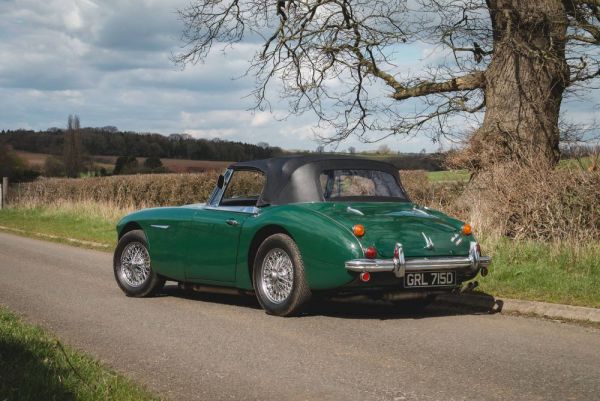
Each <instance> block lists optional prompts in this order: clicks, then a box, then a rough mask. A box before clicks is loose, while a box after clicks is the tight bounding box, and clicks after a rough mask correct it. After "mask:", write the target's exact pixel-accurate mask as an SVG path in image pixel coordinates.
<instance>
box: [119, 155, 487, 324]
mask: <svg viewBox="0 0 600 401" xmlns="http://www.w3.org/2000/svg"><path fill="white" fill-rule="evenodd" d="M117 232H118V237H119V242H118V245H117V248H116V250H115V255H114V273H115V278H116V280H117V283H118V284H119V286H120V288H121V289H122V290H123V291H124V292H125V294H127V295H129V296H134V297H143V296H148V295H151V294H153V293H155V292H157V291H158V290H160V289H161V288H162V286H163V285H164V283H165V280H173V281H177V282H179V283H180V285H181V286H183V287H186V288H193V289H197V290H203V289H206V290H219V289H220V290H224V289H230V290H235V291H239V292H248V293H255V294H256V297H257V298H258V301H259V302H260V304H261V306H262V307H263V308H264V309H265V311H267V313H270V314H274V315H280V316H288V315H292V314H297V313H298V312H299V311H300V310H301V309H302V307H303V306H304V305H306V303H307V302H308V301H309V299H310V298H311V296H312V295H315V294H337V295H344V294H356V293H362V294H371V295H373V296H381V295H384V294H397V295H398V296H397V297H396V298H405V299H416V300H421V301H423V303H424V302H425V301H428V300H431V299H432V298H433V297H435V295H437V294H439V293H442V292H446V291H452V290H454V289H457V288H459V287H460V286H461V283H462V282H463V281H465V280H469V279H471V278H473V277H475V276H476V275H477V274H478V273H480V272H481V274H482V275H485V274H486V273H487V269H488V266H489V263H490V258H489V257H485V256H482V255H481V250H480V247H479V245H478V243H477V242H476V241H475V239H474V237H473V233H472V232H471V226H469V225H468V224H465V223H463V222H461V221H458V220H456V219H453V218H451V217H448V216H446V215H445V214H443V213H441V212H438V211H434V210H430V209H428V208H424V207H420V206H418V205H415V204H414V203H411V201H410V199H409V197H408V195H407V194H406V192H405V190H404V188H403V187H402V184H401V181H400V177H399V174H398V170H397V169H396V168H395V167H394V166H392V165H391V164H387V163H383V162H378V161H373V160H367V159H361V158H352V157H342V156H337V157H336V156H322V155H319V156H294V157H281V158H273V159H267V160H257V161H250V162H242V163H235V164H232V165H231V166H230V167H229V168H228V169H227V170H226V171H225V173H224V174H223V175H221V176H219V178H218V181H217V185H216V187H215V189H214V191H213V193H212V195H211V196H210V198H209V200H208V202H207V203H206V204H194V205H186V206H181V207H162V208H156V209H145V210H141V211H138V212H135V213H132V214H129V215H127V216H126V217H124V218H123V219H122V220H121V221H120V222H119V223H118V226H117Z"/></svg>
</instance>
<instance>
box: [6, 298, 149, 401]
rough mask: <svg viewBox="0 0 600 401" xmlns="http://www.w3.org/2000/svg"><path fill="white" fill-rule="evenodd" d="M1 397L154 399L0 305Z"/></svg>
mask: <svg viewBox="0 0 600 401" xmlns="http://www.w3.org/2000/svg"><path fill="white" fill-rule="evenodd" d="M0 372H1V373H2V374H0V400H6V401H8V400H19V401H38V400H69V401H96V400H97V401H101V400H102V401H109V400H110V401H130V400H139V401H143V400H148V401H150V400H156V401H158V398H157V397H155V396H153V395H151V394H150V393H149V392H148V391H146V390H144V389H143V388H141V387H140V386H139V385H136V384H134V383H133V382H132V381H130V380H129V379H126V378H125V377H123V376H121V375H119V374H117V373H115V372H113V371H111V370H110V369H107V368H106V367H104V366H102V365H101V364H100V363H99V362H97V361H96V360H94V359H92V358H91V357H89V356H87V355H85V354H83V353H81V352H78V351H75V350H73V349H71V348H70V347H67V346H64V345H62V344H61V343H60V342H59V340H58V339H57V338H55V337H53V336H52V335H50V334H48V333H47V332H46V331H44V330H42V329H40V328H39V327H35V326H32V325H29V324H26V323H24V322H23V321H22V320H21V319H20V318H19V317H18V316H16V315H14V314H12V313H10V312H8V311H7V310H6V309H4V308H2V307H0Z"/></svg>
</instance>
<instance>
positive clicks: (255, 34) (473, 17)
mask: <svg viewBox="0 0 600 401" xmlns="http://www.w3.org/2000/svg"><path fill="white" fill-rule="evenodd" d="M180 17H181V19H182V20H183V22H184V26H185V28H184V31H183V38H184V40H185V46H184V50H183V51H182V52H181V53H180V54H178V55H177V56H176V61H178V62H180V63H184V64H186V63H195V62H197V61H200V60H203V59H204V58H206V56H207V55H208V54H209V52H210V51H211V50H213V48H215V47H221V46H224V47H227V46H230V45H233V44H235V43H238V42H242V41H251V42H257V41H258V44H260V45H258V44H257V49H258V50H257V51H256V54H255V56H254V58H253V59H252V60H251V62H250V64H249V71H248V73H249V74H252V75H254V76H255V77H256V88H255V90H254V95H255V96H256V107H257V108H261V109H265V108H269V107H270V100H271V99H272V96H271V93H270V88H271V86H273V84H275V83H277V85H278V86H279V87H280V88H281V91H282V93H283V94H284V98H285V99H286V100H287V101H288V106H289V110H290V112H291V113H303V112H307V111H309V112H312V113H315V114H316V116H317V117H318V124H325V125H328V126H330V127H333V128H335V134H334V135H333V136H328V137H326V138H323V139H324V140H326V141H340V140H343V139H345V138H347V137H348V136H350V135H357V136H358V137H360V138H361V139H362V140H364V141H375V140H378V139H381V138H383V137H386V136H388V135H397V134H401V135H418V134H425V135H428V136H429V137H430V138H432V139H433V140H438V139H440V137H441V136H450V137H455V136H457V135H459V136H460V135H465V134H469V135H470V138H471V142H470V146H471V148H472V149H473V151H474V153H473V154H474V155H477V156H479V157H474V158H473V165H472V166H471V167H473V168H478V167H481V166H482V165H483V164H485V162H486V160H492V161H497V160H503V159H527V158H528V157H540V158H542V159H545V160H547V161H548V162H549V163H550V164H552V163H554V162H556V160H558V155H559V152H558V143H559V139H560V129H559V112H560V106H561V102H562V99H563V96H564V94H565V90H575V89H577V88H579V87H580V86H581V85H582V84H583V83H584V82H586V81H589V80H591V79H595V78H596V77H598V75H599V74H600V69H599V65H600V63H599V59H600V57H599V56H600V53H599V51H598V49H597V47H596V45H598V44H599V43H600V0H532V1H522V0H414V1H403V0H280V1H267V2H265V1H261V0H193V1H192V3H191V4H190V5H189V6H188V7H187V8H185V9H182V10H180ZM415 48H428V49H429V50H430V51H431V52H432V54H434V55H435V57H432V58H431V62H430V63H429V65H424V66H423V68H422V69H421V70H419V71H407V70H406V68H405V66H406V62H405V61H406V60H404V57H405V54H406V51H407V50H410V51H409V52H408V53H411V54H414V49H415ZM413 61H418V60H413Z"/></svg>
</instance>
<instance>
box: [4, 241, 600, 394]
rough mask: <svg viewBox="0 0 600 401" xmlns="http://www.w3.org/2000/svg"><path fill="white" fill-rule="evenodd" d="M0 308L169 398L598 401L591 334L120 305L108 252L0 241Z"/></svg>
mask: <svg viewBox="0 0 600 401" xmlns="http://www.w3.org/2000/svg"><path fill="white" fill-rule="evenodd" d="M0 273H1V278H0V305H3V306H6V307H8V308H9V309H11V310H13V311H15V312H17V313H20V314H23V315H25V317H26V319H27V320H28V321H29V322H33V323H36V324H39V325H41V326H43V327H45V328H48V329H49V330H50V331H52V332H53V333H55V334H56V335H57V336H58V337H59V338H61V339H62V340H63V341H64V342H66V343H67V344H69V345H71V346H74V347H75V348H77V349H81V350H84V351H86V352H88V353H90V354H91V355H93V356H95V357H97V358H99V359H100V360H101V361H103V362H104V363H106V364H107V365H109V366H111V367H113V368H114V369H116V370H117V371H120V372H123V373H125V374H126V375H128V376H129V377H131V378H133V379H134V380H136V381H138V382H140V383H143V384H145V385H146V386H147V387H148V388H150V389H152V390H155V391H156V392H158V393H159V394H161V395H163V396H165V397H166V398H168V399H172V400H264V401H267V400H278V401H280V400H348V401H352V400H392V401H400V400H561V401H562V400H598V395H599V394H600V330H598V329H597V328H593V327H584V326H578V325H575V324H570V323H558V322H553V321H548V320H542V319H534V318H525V317H516V316H506V315H502V314H486V313H475V312H464V311H463V312H458V311H454V312H452V311H449V310H448V309H444V308H436V307H433V308H428V309H427V310H425V311H424V312H417V311H410V310H409V311H407V310H403V309H402V308H399V307H398V306H391V305H389V306H385V305H367V304H362V305H360V304H359V305H356V304H347V303H336V302H332V301H324V302H321V303H319V304H315V305H313V306H311V308H310V309H309V310H308V313H307V314H306V315H303V316H301V317H297V318H279V317H273V316H268V315H266V314H265V313H264V312H263V311H262V310H261V309H260V308H259V307H258V304H257V302H256V301H255V300H254V299H253V298H252V297H244V296H225V295H211V294H199V293H188V292H184V291H182V290H179V289H178V288H177V287H176V286H175V285H167V287H166V288H165V290H164V292H163V294H161V295H160V296H158V297H155V298H147V299H134V298H128V297H126V296H125V295H124V294H123V293H122V292H121V291H120V290H119V288H118V287H117V285H116V283H115V281H114V277H113V272H112V255H111V254H108V253H104V252H96V251H89V250H84V249H80V248H74V247H70V246H66V245H61V244H55V243H50V242H44V241H39V240H34V239H29V238H22V237H18V236H14V235H10V234H3V233H0Z"/></svg>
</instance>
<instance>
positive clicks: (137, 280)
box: [113, 230, 165, 297]
mask: <svg viewBox="0 0 600 401" xmlns="http://www.w3.org/2000/svg"><path fill="white" fill-rule="evenodd" d="M113 267H114V273H115V279H116V280H117V284H119V288H121V290H123V292H124V293H125V294H126V295H127V296H128V297H147V296H150V295H153V294H155V293H156V292H157V291H158V290H160V289H161V288H162V287H163V285H164V284H165V280H164V279H163V278H162V277H160V276H159V275H157V274H156V273H155V272H154V270H152V264H151V261H150V253H149V252H148V242H147V241H146V236H145V235H144V232H143V231H142V230H133V231H129V232H128V233H126V234H125V235H123V237H121V239H120V240H119V243H118V244H117V249H115V255H114V258H113Z"/></svg>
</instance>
